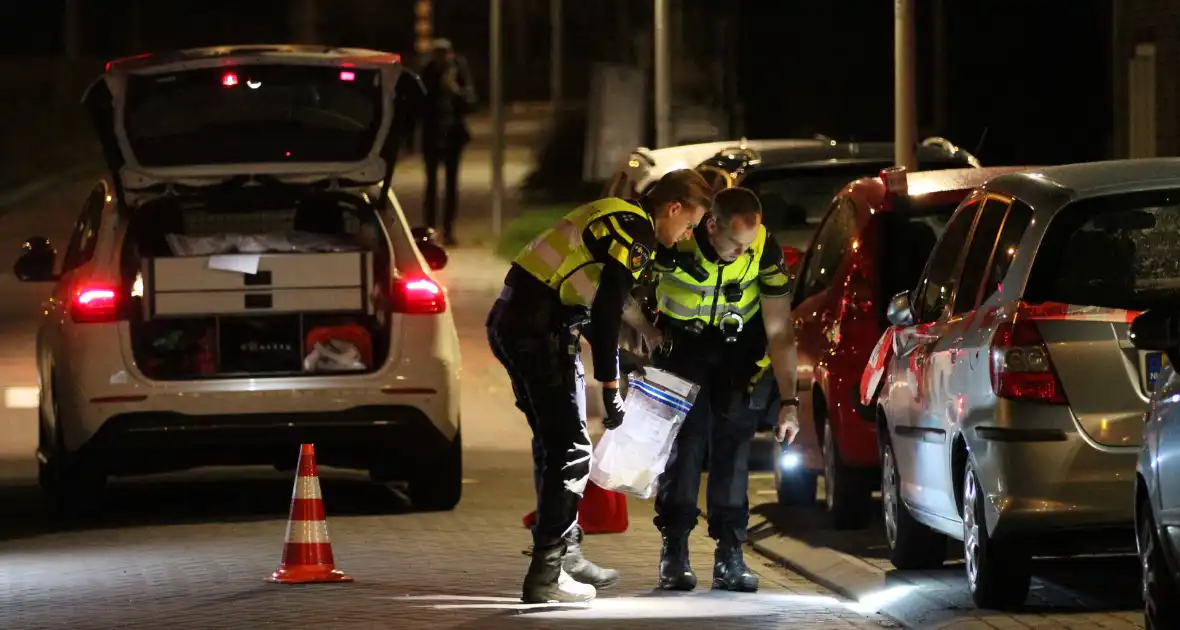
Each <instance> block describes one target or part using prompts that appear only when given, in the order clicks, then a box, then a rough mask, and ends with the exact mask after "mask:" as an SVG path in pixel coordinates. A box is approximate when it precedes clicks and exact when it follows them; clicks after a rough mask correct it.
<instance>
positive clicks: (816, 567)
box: [749, 521, 929, 628]
mask: <svg viewBox="0 0 1180 630" xmlns="http://www.w3.org/2000/svg"><path fill="white" fill-rule="evenodd" d="M749 544H750V546H751V547H752V548H753V549H754V551H755V552H757V553H758V555H760V556H762V557H764V558H766V559H768V560H770V561H771V562H774V563H775V564H778V565H780V566H782V567H784V568H786V569H788V570H790V571H792V572H794V573H797V574H799V575H800V576H802V577H803V578H805V579H807V580H809V581H811V582H814V583H816V584H818V585H820V586H822V587H824V588H826V589H828V590H830V591H832V592H834V593H836V594H837V595H839V596H841V597H844V598H846V599H848V600H850V601H853V602H856V603H857V604H859V605H860V607H861V608H863V610H862V611H860V612H866V613H873V614H877V615H880V616H882V617H885V618H888V619H890V620H891V621H893V622H894V623H896V624H897V625H898V626H899V627H904V628H918V627H925V626H926V622H927V621H929V619H925V617H926V615H927V614H928V611H923V610H921V608H922V607H923V606H922V604H920V603H918V602H915V601H913V600H912V599H911V597H912V596H909V597H906V599H904V600H891V599H890V598H888V597H885V598H884V599H882V597H881V595H882V594H883V593H885V592H886V591H888V590H889V589H890V587H894V586H910V587H915V586H914V585H910V584H908V583H907V582H906V581H905V580H901V581H900V582H899V581H895V580H891V579H889V578H888V576H887V574H886V572H885V571H883V570H882V569H879V568H877V567H875V566H873V565H871V564H869V563H868V562H865V561H864V560H861V559H860V558H857V557H855V556H851V555H848V554H846V553H843V552H840V551H836V550H834V549H830V548H827V547H814V546H812V545H809V544H807V543H806V542H803V541H801V540H798V539H796V538H791V537H789V536H784V535H782V534H779V533H777V532H775V531H774V528H773V526H772V525H771V524H770V522H769V521H763V522H761V523H759V524H758V525H756V526H754V527H751V528H750V542H749ZM915 606H917V609H915Z"/></svg>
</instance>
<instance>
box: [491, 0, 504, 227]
mask: <svg viewBox="0 0 1180 630" xmlns="http://www.w3.org/2000/svg"><path fill="white" fill-rule="evenodd" d="M490 1H491V19H490V20H489V22H490V24H491V32H490V33H489V41H490V46H489V48H491V50H490V51H489V54H488V59H489V61H490V66H491V71H490V72H489V75H490V76H489V83H490V84H491V85H490V86H489V90H488V92H489V93H490V94H489V96H490V100H491V110H492V112H491V113H492V190H491V193H492V234H493V235H494V236H496V237H497V238H498V237H499V236H500V232H501V228H502V223H503V220H504V218H503V216H501V215H502V213H503V205H504V85H503V84H504V76H503V75H504V60H503V58H502V52H503V51H502V50H501V48H502V41H501V40H502V37H501V33H500V31H501V30H502V29H501V26H500V22H501V17H502V16H501V9H502V6H501V1H500V0H490Z"/></svg>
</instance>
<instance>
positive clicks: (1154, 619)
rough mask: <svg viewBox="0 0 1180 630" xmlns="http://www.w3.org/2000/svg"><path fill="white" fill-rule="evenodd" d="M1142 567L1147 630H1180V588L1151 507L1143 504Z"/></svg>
mask: <svg viewBox="0 0 1180 630" xmlns="http://www.w3.org/2000/svg"><path fill="white" fill-rule="evenodd" d="M1136 535H1137V536H1136V537H1137V538H1138V541H1137V542H1138V543H1139V564H1140V566H1141V567H1142V568H1143V578H1142V579H1143V618H1144V619H1145V620H1146V622H1147V630H1162V629H1163V628H1180V588H1178V587H1177V585H1176V579H1175V577H1174V576H1173V575H1172V572H1171V570H1170V569H1169V568H1168V561H1167V558H1166V557H1164V553H1165V551H1164V548H1163V547H1162V546H1161V545H1160V540H1159V537H1157V536H1156V529H1155V519H1154V518H1153V517H1152V515H1151V505H1150V504H1149V503H1147V502H1146V501H1143V502H1141V503H1140V505H1139V527H1138V528H1137V530H1136Z"/></svg>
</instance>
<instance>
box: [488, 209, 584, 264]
mask: <svg viewBox="0 0 1180 630" xmlns="http://www.w3.org/2000/svg"><path fill="white" fill-rule="evenodd" d="M575 207H576V206H574V205H553V206H532V207H529V208H524V209H522V210H521V212H520V215H519V216H518V217H516V218H515V219H513V220H511V221H509V222H508V225H506V226H504V233H503V234H501V235H500V242H499V243H497V244H496V256H498V257H500V258H503V259H504V260H512V259H513V258H516V255H517V254H519V253H520V250H522V249H524V247H525V245H528V244H529V243H530V242H532V240H533V239H535V238H537V236H538V235H540V234H541V232H544V231H545V230H548V229H549V228H551V227H553V225H554V224H555V223H557V221H558V220H560V219H561V217H564V216H565V215H566V214H568V213H569V211H570V210H573V209H574V208H575Z"/></svg>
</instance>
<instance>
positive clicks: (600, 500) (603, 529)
mask: <svg viewBox="0 0 1180 630" xmlns="http://www.w3.org/2000/svg"><path fill="white" fill-rule="evenodd" d="M522 520H523V521H524V526H525V527H528V528H530V529H531V528H532V527H533V526H534V525H536V524H537V512H536V510H533V511H532V512H529V513H528V514H525V516H524V519H522ZM628 524H629V522H628V519H627V495H625V494H622V493H620V492H615V491H613V490H603V489H602V488H600V487H599V486H598V485H596V484H595V483H594V482H593V481H590V482H588V483H587V484H586V491H585V492H583V493H582V500H581V501H579V502H578V525H581V526H582V531H583V532H585V533H587V534H621V533H623V532H625V531H627V525H628Z"/></svg>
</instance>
